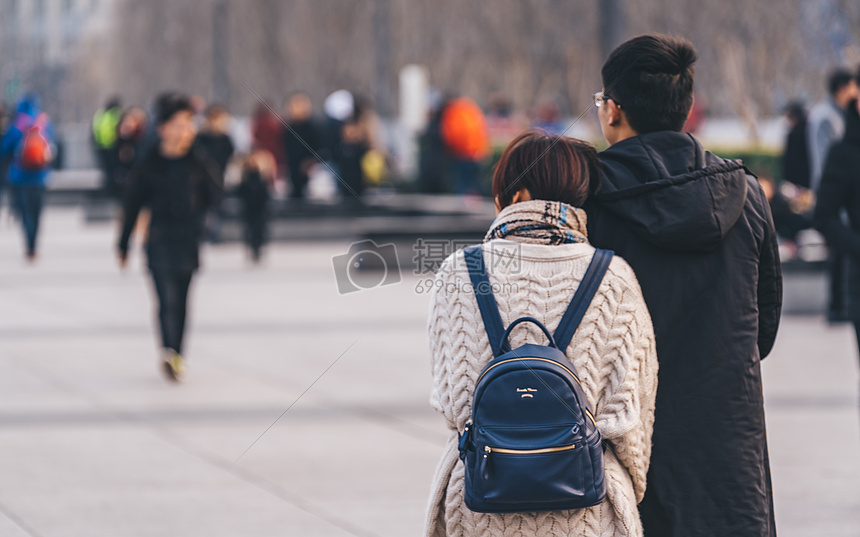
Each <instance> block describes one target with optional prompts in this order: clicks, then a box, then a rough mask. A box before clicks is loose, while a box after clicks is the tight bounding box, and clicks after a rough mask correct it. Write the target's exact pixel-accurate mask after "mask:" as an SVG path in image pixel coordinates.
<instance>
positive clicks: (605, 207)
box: [585, 35, 782, 537]
mask: <svg viewBox="0 0 860 537" xmlns="http://www.w3.org/2000/svg"><path fill="white" fill-rule="evenodd" d="M696 60H697V54H696V51H695V49H694V48H693V45H692V44H691V43H690V42H689V41H687V40H686V39H683V38H676V37H668V36H662V35H644V36H640V37H636V38H633V39H631V40H629V41H626V42H624V43H622V44H621V45H619V46H618V47H616V48H615V49H614V50H613V51H612V53H611V54H610V55H609V58H608V59H607V60H606V62H605V63H604V64H603V68H602V70H601V78H602V81H603V89H602V91H600V92H598V93H596V94H595V95H594V100H595V105H596V106H597V111H598V119H599V121H600V127H601V130H602V132H603V136H604V138H606V141H607V142H608V143H609V148H608V149H606V150H605V151H603V152H602V153H600V155H599V156H600V170H601V175H600V190H599V191H598V192H597V193H593V194H592V195H591V196H590V197H589V202H588V203H586V205H585V209H586V212H587V214H588V236H589V239H590V240H591V242H592V244H594V245H595V246H596V247H598V248H607V249H611V250H614V251H615V252H616V253H618V254H619V255H621V256H622V257H623V258H624V259H625V260H626V261H627V262H628V263H630V266H631V267H633V271H634V272H635V273H636V277H637V279H638V280H639V283H640V285H641V286H642V292H643V293H644V295H645V302H646V303H647V304H648V310H649V311H650V312H651V319H652V320H653V321H654V333H655V335H656V338H657V357H658V360H659V362H660V371H659V374H658V377H659V388H658V390H657V403H656V404H657V406H656V414H655V420H656V421H655V423H654V437H653V450H652V452H651V467H650V469H649V470H648V486H647V488H646V491H645V496H644V499H642V503H640V504H639V513H640V515H641V517H642V524H643V527H644V529H645V535H646V536H649V537H650V536H660V537H690V536H692V535H707V536H709V537H737V536H739V535H744V536H757V537H773V536H775V535H776V526H775V523H774V512H773V491H772V487H771V480H770V462H769V457H768V448H767V435H766V431H765V418H764V404H763V387H762V377H761V361H762V359H764V358H765V357H766V356H767V355H768V354H769V353H770V352H771V350H772V349H773V344H774V341H775V339H776V333H777V328H778V327H779V319H780V311H781V308H782V274H781V265H780V259H779V251H778V244H777V237H776V232H775V230H774V228H773V222H772V220H771V215H770V209H769V207H768V204H767V200H766V199H765V196H764V192H763V191H762V188H761V187H760V186H759V184H758V181H756V179H755V177H753V176H752V175H748V174H747V173H746V170H745V168H744V167H743V164H742V163H741V162H739V161H733V160H726V159H722V158H720V157H718V156H716V155H714V154H712V153H710V152H708V151H706V150H705V149H704V148H703V147H702V144H701V143H700V142H699V141H698V140H697V139H696V138H695V137H694V136H693V135H691V134H688V133H685V132H682V129H683V127H684V123H685V121H686V119H687V115H688V114H689V112H690V107H691V106H692V104H693V82H694V81H693V79H694V72H695V71H694V64H695V62H696Z"/></svg>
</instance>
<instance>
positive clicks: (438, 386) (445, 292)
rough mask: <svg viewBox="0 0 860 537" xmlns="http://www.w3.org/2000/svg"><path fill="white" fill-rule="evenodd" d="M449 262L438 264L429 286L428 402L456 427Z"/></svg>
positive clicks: (452, 278) (452, 284)
mask: <svg viewBox="0 0 860 537" xmlns="http://www.w3.org/2000/svg"><path fill="white" fill-rule="evenodd" d="M454 255H456V254H454ZM452 265H453V261H452V258H451V257H449V258H448V259H447V260H445V262H444V263H443V264H442V266H441V267H440V268H439V271H438V272H437V273H436V277H435V278H434V280H433V285H432V287H431V289H430V317H429V322H428V325H427V337H428V339H429V346H430V370H431V373H432V375H433V388H432V389H431V391H430V406H431V407H432V408H433V409H434V410H436V411H437V412H439V413H440V414H442V415H443V416H444V417H445V420H446V421H447V423H448V426H449V427H450V428H452V429H456V420H455V419H454V415H453V405H452V403H451V388H450V383H449V380H450V372H449V368H450V364H451V362H452V361H453V359H454V353H455V349H454V343H453V341H454V340H456V334H454V333H453V329H454V326H453V323H452V318H451V317H452V315H451V314H452V311H451V308H452V304H453V303H454V297H453V293H454V290H455V283H456V275H455V274H454V272H453V270H452ZM461 324H462V323H461Z"/></svg>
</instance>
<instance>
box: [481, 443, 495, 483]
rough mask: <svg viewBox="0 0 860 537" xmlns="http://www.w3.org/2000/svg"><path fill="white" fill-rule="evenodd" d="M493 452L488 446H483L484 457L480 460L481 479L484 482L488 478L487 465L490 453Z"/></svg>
mask: <svg viewBox="0 0 860 537" xmlns="http://www.w3.org/2000/svg"><path fill="white" fill-rule="evenodd" d="M492 452H493V448H491V447H490V446H484V456H483V458H481V468H480V470H481V477H482V478H484V481H486V480H487V479H489V478H490V473H489V472H487V463H488V462H489V458H490V453H492Z"/></svg>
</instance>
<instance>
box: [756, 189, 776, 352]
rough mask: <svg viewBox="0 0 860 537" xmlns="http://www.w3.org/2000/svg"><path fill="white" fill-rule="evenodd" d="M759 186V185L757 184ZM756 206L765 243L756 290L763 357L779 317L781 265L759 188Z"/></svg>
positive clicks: (770, 342) (767, 210) (765, 199)
mask: <svg viewBox="0 0 860 537" xmlns="http://www.w3.org/2000/svg"><path fill="white" fill-rule="evenodd" d="M757 186H758V185H757ZM758 195H759V200H760V201H759V205H760V206H761V207H762V211H763V212H764V215H765V229H764V240H763V241H762V245H761V253H760V255H759V274H758V288H757V293H756V294H757V296H756V298H757V303H758V352H759V357H760V358H762V359H763V358H765V357H766V356H767V355H768V354H770V351H771V350H772V349H773V344H774V342H775V341H776V333H777V330H778V329H779V319H780V316H781V315H782V264H781V262H780V259H779V244H778V242H777V236H776V230H775V229H774V225H773V216H772V215H771V212H770V206H769V205H768V202H767V198H766V197H765V195H764V192H763V191H762V189H761V186H758Z"/></svg>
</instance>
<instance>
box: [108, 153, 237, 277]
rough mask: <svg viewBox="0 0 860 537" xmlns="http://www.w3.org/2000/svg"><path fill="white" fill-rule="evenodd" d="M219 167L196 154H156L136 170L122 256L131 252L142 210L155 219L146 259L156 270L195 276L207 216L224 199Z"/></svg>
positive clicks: (125, 216)
mask: <svg viewBox="0 0 860 537" xmlns="http://www.w3.org/2000/svg"><path fill="white" fill-rule="evenodd" d="M221 183H222V181H221V174H220V172H219V171H218V166H217V164H215V163H214V162H212V161H211V160H209V158H208V157H207V156H206V155H203V154H201V152H199V151H197V150H192V151H190V152H189V153H188V154H187V155H185V156H184V157H182V158H180V159H167V158H165V157H163V156H162V155H161V154H160V153H159V151H158V147H157V146H156V147H155V148H153V149H151V150H150V152H149V153H147V156H146V157H145V158H144V160H143V161H142V162H141V163H140V164H139V165H138V166H137V167H136V168H134V169H133V170H132V172H131V178H130V180H129V189H128V193H127V194H126V197H125V204H124V211H123V213H124V214H123V225H122V232H121V234H120V240H119V251H120V252H121V253H123V254H124V253H126V252H128V243H129V239H130V238H131V232H132V231H133V230H134V225H135V222H136V221H137V215H138V213H139V212H140V210H141V208H143V207H148V208H149V210H150V213H151V218H150V222H149V232H148V234H147V242H146V254H147V260H148V264H149V268H150V269H151V270H171V271H182V272H187V271H193V270H195V269H197V267H198V265H199V260H198V250H199V244H200V237H201V235H202V232H203V224H204V218H205V216H206V212H207V211H208V210H209V208H211V207H212V206H213V205H214V204H215V203H217V202H218V200H219V199H220V197H221V189H220V188H219V186H218V185H219V184H221Z"/></svg>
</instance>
